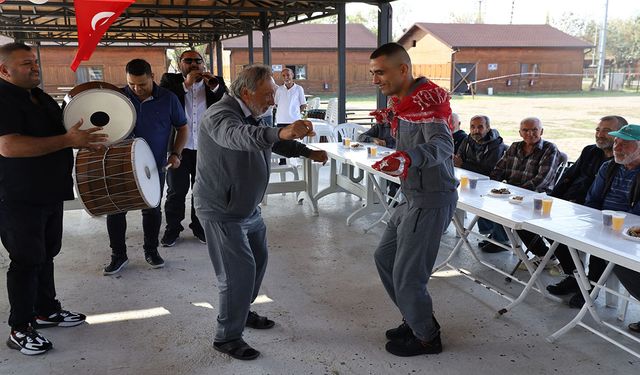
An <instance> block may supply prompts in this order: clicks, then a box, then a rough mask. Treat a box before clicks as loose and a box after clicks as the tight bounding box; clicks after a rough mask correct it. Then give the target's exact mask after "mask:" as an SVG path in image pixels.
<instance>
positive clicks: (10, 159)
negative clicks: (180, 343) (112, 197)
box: [0, 43, 107, 355]
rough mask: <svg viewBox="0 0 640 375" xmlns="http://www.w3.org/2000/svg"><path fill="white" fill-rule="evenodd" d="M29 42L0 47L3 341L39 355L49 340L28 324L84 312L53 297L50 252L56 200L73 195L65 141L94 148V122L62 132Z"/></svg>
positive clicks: (57, 239)
mask: <svg viewBox="0 0 640 375" xmlns="http://www.w3.org/2000/svg"><path fill="white" fill-rule="evenodd" d="M39 71H40V67H39V65H38V60H37V59H36V56H35V54H34V53H33V51H32V50H31V47H29V46H27V45H25V44H22V43H8V44H5V45H2V46H0V110H1V111H2V121H0V239H2V244H3V245H4V247H5V248H6V249H7V252H8V253H9V259H10V260H11V262H10V263H9V269H8V270H7V292H8V293H7V294H8V297H9V304H10V305H11V312H10V313H9V320H8V323H9V326H11V333H10V336H9V339H8V340H7V345H8V346H9V347H10V348H12V349H16V350H19V351H20V352H21V353H22V354H26V355H35V354H42V353H45V352H47V351H48V350H50V349H51V348H53V344H52V343H51V342H50V341H49V340H47V339H46V338H45V337H44V336H42V335H41V334H40V333H39V332H38V331H36V330H35V328H46V327H55V326H59V327H73V326H77V325H80V324H82V323H84V321H85V316H84V315H83V314H80V313H75V312H70V311H67V310H63V309H62V307H61V304H60V301H58V300H57V299H56V287H55V280H54V266H53V258H54V257H55V256H56V255H58V253H59V252H60V250H61V248H62V218H63V201H65V200H73V178H72V176H71V173H72V170H73V151H72V147H75V148H80V147H91V148H94V147H96V148H97V147H98V145H97V143H100V142H105V141H106V140H107V136H106V135H105V134H100V133H96V131H99V130H100V128H97V127H93V128H91V129H88V130H80V127H81V126H82V120H80V121H79V122H78V123H77V124H75V125H74V126H73V127H71V128H70V129H69V130H65V127H64V124H63V122H62V110H61V109H60V106H59V105H58V103H56V102H55V100H53V98H52V97H51V96H49V95H47V94H46V93H45V92H44V91H42V90H40V88H38V85H39V84H40V73H39Z"/></svg>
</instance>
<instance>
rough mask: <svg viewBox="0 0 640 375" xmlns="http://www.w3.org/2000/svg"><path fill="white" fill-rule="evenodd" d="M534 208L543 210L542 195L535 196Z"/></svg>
mask: <svg viewBox="0 0 640 375" xmlns="http://www.w3.org/2000/svg"><path fill="white" fill-rule="evenodd" d="M533 210H534V211H542V197H533Z"/></svg>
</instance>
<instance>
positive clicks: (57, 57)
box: [40, 46, 168, 96]
mask: <svg viewBox="0 0 640 375" xmlns="http://www.w3.org/2000/svg"><path fill="white" fill-rule="evenodd" d="M75 53H76V48H75V47H58V46H42V47H40V65H41V69H42V81H43V83H44V90H45V91H46V92H48V93H49V94H51V95H53V96H60V95H63V94H64V93H65V92H67V91H69V89H70V88H71V87H73V86H75V85H77V84H80V83H84V82H87V81H106V82H109V83H112V84H114V85H116V86H118V87H123V86H126V84H127V79H126V75H125V66H126V65H127V63H128V62H129V61H131V60H133V59H137V58H141V59H145V60H147V61H148V62H149V64H151V70H152V71H153V73H154V76H155V81H156V82H157V83H159V82H160V77H162V74H163V73H164V72H166V71H167V66H168V65H167V64H168V60H167V57H166V50H165V48H164V47H98V48H96V50H95V52H94V53H93V55H91V59H90V60H88V61H83V62H82V63H81V64H80V66H79V67H78V69H77V71H75V72H74V71H73V70H71V68H70V67H69V66H70V65H71V61H73V57H74V56H75Z"/></svg>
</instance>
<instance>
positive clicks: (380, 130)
mask: <svg viewBox="0 0 640 375" xmlns="http://www.w3.org/2000/svg"><path fill="white" fill-rule="evenodd" d="M373 138H378V139H382V140H384V142H385V143H386V144H385V147H389V148H396V139H395V138H393V136H392V135H391V127H390V126H389V124H388V123H383V124H377V123H376V124H373V125H371V129H369V130H367V131H366V132H364V133H362V134H360V135H359V136H358V142H373Z"/></svg>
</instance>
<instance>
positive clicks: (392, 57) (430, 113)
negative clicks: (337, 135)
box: [370, 43, 458, 356]
mask: <svg viewBox="0 0 640 375" xmlns="http://www.w3.org/2000/svg"><path fill="white" fill-rule="evenodd" d="M370 59H371V62H370V71H371V74H372V76H373V83H374V84H375V85H376V86H378V88H379V89H380V91H381V92H382V93H383V94H385V95H387V96H390V97H391V98H390V106H389V107H388V108H385V109H382V110H379V111H378V113H377V115H378V116H376V117H377V118H381V119H383V121H386V122H388V123H389V124H390V125H391V129H392V134H393V135H394V136H395V137H396V149H397V151H396V152H395V153H393V154H391V155H389V156H387V157H385V158H383V159H382V160H380V161H379V162H377V163H375V164H374V165H373V167H374V168H375V169H377V170H379V171H382V172H384V173H387V174H389V175H392V176H399V177H400V181H401V185H400V186H401V188H402V191H403V193H404V195H405V197H406V203H403V204H401V205H400V206H398V207H397V209H396V211H395V212H394V213H393V215H392V217H391V219H390V220H389V224H388V225H387V228H386V230H385V231H384V233H383V234H382V239H381V240H380V244H379V245H378V248H377V249H376V252H375V262H376V266H377V268H378V273H379V274H380V279H381V280H382V284H383V285H384V287H385V289H386V290H387V293H388V294H389V296H390V297H391V300H392V301H393V302H394V303H395V304H396V306H397V307H398V309H399V310H400V313H401V314H402V317H403V323H402V324H401V325H400V326H399V327H397V328H393V329H390V330H388V331H387V332H386V337H387V338H388V339H389V342H388V343H387V345H386V349H387V351H388V352H390V353H392V354H395V355H398V356H414V355H420V354H437V353H440V352H441V351H442V343H441V341H440V326H439V325H438V322H437V321H436V319H435V317H434V316H433V306H432V302H431V297H430V296H429V292H428V291H427V283H428V281H429V277H430V276H431V271H432V269H433V265H434V263H435V260H436V257H437V256H438V250H439V248H440V239H441V237H442V233H443V232H444V230H445V229H446V227H447V226H448V224H449V222H450V221H451V217H452V216H453V213H454V209H455V206H456V202H457V200H458V194H457V191H456V187H457V184H458V182H457V180H456V178H455V176H454V170H453V160H452V155H453V139H452V137H451V128H450V124H451V121H450V118H451V108H450V107H449V99H450V97H449V94H448V92H447V91H446V90H444V89H442V88H440V87H438V86H437V85H436V84H434V83H433V82H431V81H429V80H428V79H426V78H424V77H421V78H417V79H414V78H413V75H412V72H411V59H410V58H409V55H408V54H407V52H406V51H405V49H404V48H403V47H402V46H401V45H399V44H396V43H388V44H385V45H383V46H381V47H379V48H378V49H376V50H375V51H374V52H373V53H372V54H371V57H370Z"/></svg>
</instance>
